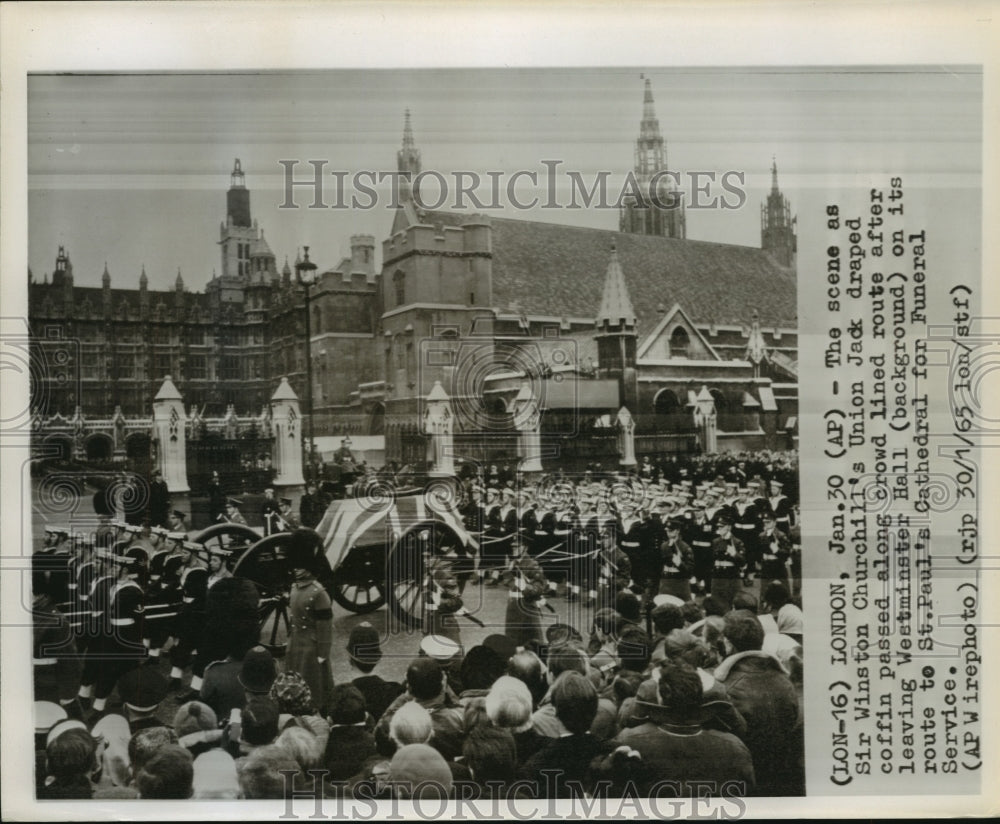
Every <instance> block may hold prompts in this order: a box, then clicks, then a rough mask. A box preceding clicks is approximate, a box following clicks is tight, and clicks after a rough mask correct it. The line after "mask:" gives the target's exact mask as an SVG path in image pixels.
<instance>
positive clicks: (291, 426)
mask: <svg viewBox="0 0 1000 824" xmlns="http://www.w3.org/2000/svg"><path fill="white" fill-rule="evenodd" d="M271 426H272V427H273V431H274V455H273V456H272V460H273V464H274V471H275V476H274V485H275V486H302V485H304V484H305V479H304V478H303V477H302V415H301V413H300V412H299V396H298V395H296V394H295V390H294V389H292V386H291V384H290V383H289V382H288V378H285V377H283V378H282V379H281V383H279V384H278V388H277V389H275V390H274V394H273V395H272V396H271Z"/></svg>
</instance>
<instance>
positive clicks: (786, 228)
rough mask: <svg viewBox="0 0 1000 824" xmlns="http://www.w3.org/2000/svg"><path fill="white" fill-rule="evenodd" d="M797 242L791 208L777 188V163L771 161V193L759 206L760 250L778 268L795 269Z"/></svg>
mask: <svg viewBox="0 0 1000 824" xmlns="http://www.w3.org/2000/svg"><path fill="white" fill-rule="evenodd" d="M797 246H798V242H797V240H796V237H795V217H794V215H792V208H791V206H790V205H789V204H788V198H787V197H785V196H784V195H783V194H782V193H781V190H780V189H779V188H778V163H777V161H776V160H774V159H773V158H772V159H771V191H770V193H769V194H768V196H767V202H766V203H762V204H761V205H760V248H761V249H763V250H764V251H765V252H767V253H768V254H770V255H771V257H772V258H773V259H774V262H775V263H777V264H778V265H780V266H787V267H789V268H795V254H796V251H797Z"/></svg>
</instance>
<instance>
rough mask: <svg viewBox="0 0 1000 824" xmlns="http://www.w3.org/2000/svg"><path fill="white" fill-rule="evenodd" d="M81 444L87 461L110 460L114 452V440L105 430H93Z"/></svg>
mask: <svg viewBox="0 0 1000 824" xmlns="http://www.w3.org/2000/svg"><path fill="white" fill-rule="evenodd" d="M83 445H84V452H85V453H86V455H87V460H88V461H110V460H111V457H112V455H113V454H114V447H115V444H114V441H113V440H112V439H111V436H110V435H109V434H107V433H106V432H94V433H93V434H92V435H89V436H88V437H87V440H86V441H84V444H83Z"/></svg>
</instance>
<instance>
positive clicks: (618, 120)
mask: <svg viewBox="0 0 1000 824" xmlns="http://www.w3.org/2000/svg"><path fill="white" fill-rule="evenodd" d="M643 72H644V73H645V75H646V76H647V77H649V78H651V80H652V84H653V92H654V96H655V99H656V113H657V116H658V117H659V120H660V127H661V131H662V133H663V135H664V137H665V139H666V141H667V152H668V158H669V163H670V167H671V168H672V169H676V170H679V171H681V172H690V171H695V170H699V171H715V172H717V173H718V174H722V173H723V172H724V171H727V170H737V171H742V172H744V173H745V175H746V186H745V188H746V192H747V195H748V199H747V203H746V206H745V207H744V208H742V209H739V210H736V211H732V210H729V211H723V210H718V209H715V210H701V211H697V212H693V211H689V213H688V236H689V237H691V238H694V239H701V240H713V241H720V242H729V243H738V244H744V245H757V244H759V239H760V238H759V205H758V204H759V203H760V202H761V200H762V199H763V198H764V197H765V196H766V193H767V190H768V188H769V186H770V171H769V169H770V163H771V158H772V156H775V157H776V158H777V162H778V167H779V174H780V182H781V185H782V189H783V190H784V192H785V193H786V194H787V195H788V197H789V198H790V200H791V201H792V206H793V209H794V210H795V211H796V212H797V214H798V216H799V221H800V227H802V223H803V221H807V222H808V221H810V220H812V219H814V218H816V219H818V218H819V217H820V216H821V213H822V204H823V203H824V202H825V200H826V199H827V197H828V192H829V191H830V189H831V188H839V189H851V188H858V187H860V188H865V187H867V186H868V185H870V184H875V183H881V184H883V185H884V177H885V175H886V174H890V173H891V174H902V175H905V176H906V177H907V182H908V185H910V186H911V187H912V188H920V189H927V190H933V192H934V199H935V201H937V202H939V203H942V204H947V203H953V202H957V201H958V199H967V198H968V197H969V196H970V194H974V195H975V197H977V198H978V187H979V185H980V174H981V167H982V146H981V130H982V125H981V116H982V115H981V112H982V80H981V75H980V74H979V73H978V71H977V70H974V69H971V68H955V67H952V68H947V67H945V68H941V69H939V70H938V69H934V70H932V69H928V68H926V67H925V68H921V69H920V70H919V71H917V70H908V69H897V70H893V69H886V68H884V67H882V68H879V69H877V70H865V69H857V70H837V71H833V70H827V69H817V70H808V69H794V70H788V69H763V70H736V69H715V70H712V69H702V68H697V69H657V68H655V67H654V68H650V67H636V68H634V69H613V68H606V69H554V70H540V69H531V70H496V69H493V70H406V71H398V70H383V71H347V70H341V71H330V72H295V73H270V74H161V75H139V74H130V75H122V74H118V75H113V74H112V75H34V76H31V77H30V78H29V83H28V141H29V143H28V150H29V169H28V173H29V262H30V265H31V267H32V269H33V272H34V274H35V276H36V277H37V278H41V277H42V276H43V274H44V273H47V272H51V270H52V266H53V261H54V259H55V254H56V249H57V247H58V246H59V245H60V244H62V245H65V246H66V247H67V248H68V249H69V251H70V254H71V257H72V260H73V264H74V272H75V275H76V282H77V283H78V284H79V285H99V284H100V276H101V272H102V270H103V268H104V264H105V262H107V265H108V268H109V270H110V272H111V275H112V282H113V284H114V285H115V286H122V287H125V286H134V285H136V282H137V279H138V274H139V271H140V268H141V267H142V266H143V265H145V268H146V272H147V274H148V275H149V278H150V285H151V286H152V287H153V288H166V287H168V286H170V285H172V283H173V280H174V278H175V277H176V274H177V271H178V268H179V269H180V270H181V271H182V273H183V275H184V279H185V282H186V284H187V285H188V286H189V288H192V289H196V290H197V289H202V288H203V287H204V284H205V283H206V282H207V280H208V278H209V277H210V276H211V273H212V270H213V268H218V266H219V263H218V259H219V253H218V247H217V245H216V244H217V241H218V225H219V222H220V221H221V220H224V218H225V191H226V189H227V188H228V186H229V172H230V170H231V169H232V165H233V159H234V158H236V157H239V158H240V159H241V161H242V165H243V168H244V170H245V172H246V175H247V178H246V179H247V185H248V187H249V188H250V190H251V192H252V195H251V198H252V199H251V207H252V211H253V215H254V217H255V218H257V220H258V221H259V223H260V225H261V226H262V227H263V228H264V230H265V233H266V237H267V239H268V241H269V243H270V245H271V247H272V249H273V250H274V252H275V254H276V255H277V256H278V260H279V265H280V264H281V262H282V261H283V259H284V257H285V256H286V255H287V256H288V257H289V258H292V259H293V258H294V256H295V251H296V248H297V247H298V246H300V245H303V244H308V245H310V247H311V249H312V257H313V259H314V260H316V261H317V262H318V263H319V264H320V265H321V266H324V267H325V266H332V265H334V264H335V263H336V262H337V261H338V260H339V258H340V256H341V255H342V254H343V253H344V252H345V251H347V249H348V238H349V236H350V235H351V234H355V233H359V232H367V233H371V234H374V235H375V236H376V239H377V240H379V241H381V239H382V238H384V237H385V234H386V232H387V230H388V228H389V226H390V224H391V219H392V218H391V212H390V210H389V209H388V208H386V207H384V206H382V205H381V204H380V205H379V207H378V208H375V209H369V210H332V209H329V210H309V209H306V208H304V207H305V206H306V205H308V204H309V203H310V202H311V200H310V199H309V198H308V195H307V193H305V192H303V191H299V192H298V193H297V194H296V199H297V200H298V202H299V203H300V204H301V205H302V207H303V208H300V209H298V210H297V211H296V210H287V209H281V208H279V205H280V204H281V202H282V200H283V194H282V191H281V187H282V177H281V175H282V167H281V166H280V165H279V161H280V160H288V159H298V160H301V161H303V162H302V164H301V165H300V167H299V176H300V177H305V176H306V175H307V174H308V173H309V171H310V167H308V166H307V165H306V164H305V161H307V160H325V161H327V167H326V168H327V170H329V171H332V170H340V171H346V172H347V173H348V175H353V174H354V173H355V172H358V171H362V170H372V171H391V170H393V169H395V164H396V151H397V149H398V148H399V144H400V139H401V134H402V126H403V112H404V110H405V109H407V108H409V109H410V110H411V112H412V118H413V130H414V134H415V138H416V142H417V146H418V148H419V149H420V150H421V152H422V158H423V168H424V170H425V171H426V170H436V171H439V172H441V173H444V174H446V175H450V174H451V173H452V172H455V171H459V170H469V171H475V172H479V173H484V172H486V171H488V170H497V171H503V172H505V173H506V174H508V175H509V174H511V173H512V172H514V171H516V170H521V169H523V170H527V171H536V172H538V173H540V174H541V173H543V172H544V167H543V166H542V163H541V162H542V161H543V160H559V161H561V162H562V164H563V166H562V167H561V168H562V170H573V171H577V172H579V173H580V174H581V175H582V176H583V179H584V180H585V181H593V180H594V179H595V177H596V175H597V174H598V173H599V172H601V171H607V172H609V173H610V175H611V177H610V178H609V190H610V191H612V192H613V193H614V192H617V187H619V186H620V184H621V182H622V180H623V175H624V173H625V172H626V171H627V170H628V169H629V168H631V166H632V163H633V151H634V141H635V139H636V136H637V133H638V128H639V121H640V119H641V115H642V80H641V79H640V74H641V73H643ZM543 179H544V178H543ZM328 180H329V183H330V184H331V185H332V182H333V178H332V177H330V178H328ZM559 180H560V184H559V185H560V187H562V185H563V183H564V182H565V179H564V178H560V179H559ZM540 188H541V187H540ZM329 191H330V190H328V192H329ZM384 191H385V193H386V194H387V191H388V190H387V188H386V189H384ZM519 191H521V192H522V193H523V192H524V190H522V189H519ZM484 194H485V193H484ZM537 194H539V195H544V191H543V190H540V191H539V192H537ZM560 197H561V198H562V195H560ZM503 199H504V200H506V199H505V198H503ZM327 200H328V201H330V202H332V200H333V197H332V196H331V197H329V198H327ZM386 200H387V198H386ZM490 213H492V214H494V215H497V216H499V215H503V216H508V217H526V218H531V219H544V220H548V221H553V222H563V223H574V224H578V225H587V226H596V227H603V228H608V229H616V228H617V225H618V216H617V212H616V211H614V210H609V209H589V210H579V209H577V210H570V209H555V210H545V211H541V210H538V209H535V210H529V211H522V212H517V211H514V210H512V209H510V208H506V209H503V210H491V211H490Z"/></svg>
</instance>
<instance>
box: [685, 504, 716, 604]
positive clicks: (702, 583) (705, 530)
mask: <svg viewBox="0 0 1000 824" xmlns="http://www.w3.org/2000/svg"><path fill="white" fill-rule="evenodd" d="M692 506H693V510H694V517H693V518H692V519H691V520H690V522H689V524H688V533H687V539H686V541H685V543H687V544H688V545H689V546H690V547H691V551H692V553H693V554H694V577H695V579H696V581H697V585H698V588H699V589H700V590H701V591H702V592H703V593H705V594H706V595H707V594H709V593H710V592H711V591H712V574H713V572H714V570H715V555H714V554H713V552H712V544H713V543H714V541H715V527H714V526H713V525H712V522H711V521H710V520H709V519H708V516H707V515H706V514H705V504H704V502H703V501H695V502H694V503H693V505H692Z"/></svg>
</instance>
